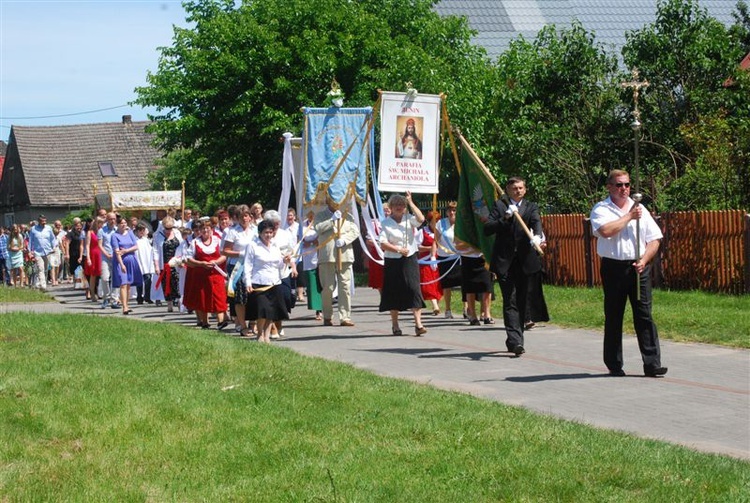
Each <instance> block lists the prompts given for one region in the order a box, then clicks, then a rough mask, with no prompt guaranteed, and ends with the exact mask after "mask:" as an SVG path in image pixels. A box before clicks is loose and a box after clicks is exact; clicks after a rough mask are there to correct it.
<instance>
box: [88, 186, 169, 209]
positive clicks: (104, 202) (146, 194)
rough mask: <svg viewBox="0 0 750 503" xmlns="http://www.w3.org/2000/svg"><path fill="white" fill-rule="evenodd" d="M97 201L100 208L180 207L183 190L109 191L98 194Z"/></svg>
mask: <svg viewBox="0 0 750 503" xmlns="http://www.w3.org/2000/svg"><path fill="white" fill-rule="evenodd" d="M96 202H97V204H98V206H99V207H100V208H106V209H111V210H113V211H117V210H123V211H128V210H130V211H145V210H165V209H169V208H173V209H179V208H180V207H181V205H182V191H179V190H164V191H142V192H109V193H107V194H97V195H96Z"/></svg>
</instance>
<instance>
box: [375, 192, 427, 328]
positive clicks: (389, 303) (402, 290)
mask: <svg viewBox="0 0 750 503" xmlns="http://www.w3.org/2000/svg"><path fill="white" fill-rule="evenodd" d="M407 205H408V206H409V207H410V208H411V210H412V211H413V213H414V214H413V215H411V214H409V213H408V212H407V211H406V207H407ZM388 206H389V207H390V209H391V215H390V216H389V217H388V218H386V219H384V220H383V228H382V231H381V232H380V236H378V240H379V242H380V247H381V248H382V249H383V252H384V255H385V264H384V266H383V291H382V294H381V295H380V308H379V309H380V312H383V311H389V312H390V314H391V324H392V329H393V335H401V334H402V332H401V328H400V327H399V323H398V313H399V311H404V310H406V309H410V310H411V311H412V313H413V314H414V329H415V335H417V336H420V335H423V334H425V333H427V329H426V328H424V326H422V308H423V307H424V299H423V298H422V291H421V289H420V287H419V264H418V263H417V251H418V248H419V236H420V235H421V233H422V232H421V231H420V230H419V224H421V223H422V222H424V215H422V212H421V211H420V210H419V208H417V207H416V206H415V205H414V202H413V201H412V199H411V192H407V193H406V197H404V196H402V195H399V194H394V195H393V196H391V198H390V199H389V200H388Z"/></svg>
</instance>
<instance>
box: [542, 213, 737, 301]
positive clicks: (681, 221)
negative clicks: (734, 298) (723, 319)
mask: <svg viewBox="0 0 750 503" xmlns="http://www.w3.org/2000/svg"><path fill="white" fill-rule="evenodd" d="M657 221H658V222H659V225H660V227H661V229H662V232H663V233H664V239H663V240H662V244H661V247H660V250H659V256H658V257H657V259H656V260H655V267H654V268H653V270H654V283H655V284H656V285H657V286H661V287H664V288H670V289H673V290H704V291H710V292H721V293H731V294H742V293H750V215H747V214H746V213H745V212H744V211H741V210H730V211H702V212H674V213H662V214H661V215H660V217H659V218H657ZM542 225H543V226H544V233H545V235H546V236H547V249H546V251H545V256H544V263H545V268H546V271H547V282H548V283H551V284H554V285H567V286H573V285H575V286H594V285H600V284H601V277H600V275H599V257H598V256H597V254H596V238H595V237H594V236H593V235H592V233H591V224H590V223H589V221H588V217H587V215H583V214H574V215H545V216H543V217H542Z"/></svg>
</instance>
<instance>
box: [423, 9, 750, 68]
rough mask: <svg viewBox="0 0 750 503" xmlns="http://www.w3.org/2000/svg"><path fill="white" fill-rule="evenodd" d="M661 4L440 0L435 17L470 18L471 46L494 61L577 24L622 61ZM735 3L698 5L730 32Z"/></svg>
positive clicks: (652, 19) (651, 20) (654, 17)
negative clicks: (547, 32)
mask: <svg viewBox="0 0 750 503" xmlns="http://www.w3.org/2000/svg"><path fill="white" fill-rule="evenodd" d="M656 5H657V0H440V1H439V2H438V3H437V4H436V5H435V7H434V8H435V11H436V12H437V13H438V14H440V15H443V16H447V15H456V16H466V18H467V20H468V23H469V26H470V27H471V28H472V29H473V30H476V31H477V34H476V36H475V37H474V38H473V43H474V44H476V45H478V46H481V47H484V48H485V49H486V50H487V54H488V55H489V56H490V57H491V58H492V59H495V58H496V57H497V56H498V55H500V54H502V52H503V51H504V50H505V49H506V48H507V47H508V45H509V44H510V41H511V40H514V39H516V38H518V37H519V36H521V35H523V37H524V38H525V39H526V40H533V39H534V38H536V35H537V33H538V32H539V30H541V29H542V28H543V27H544V26H545V25H550V24H554V25H555V26H557V28H558V29H562V28H568V27H570V26H571V24H572V22H573V21H574V20H578V21H580V23H581V25H582V26H583V27H584V28H585V29H586V30H587V31H590V32H594V34H595V37H596V41H597V42H599V43H601V44H603V45H604V47H605V48H606V49H607V50H608V51H612V52H613V53H615V54H617V55H618V56H619V55H620V49H621V48H622V46H623V45H624V44H625V33H626V32H628V31H632V30H640V29H641V28H643V27H644V26H646V25H648V24H651V23H653V22H654V21H655V20H656ZM736 5H737V0H700V1H699V6H700V7H701V8H704V9H706V10H707V11H708V14H709V15H710V16H711V17H713V18H715V19H717V20H718V21H720V22H722V23H724V24H725V25H727V26H730V25H732V24H734V18H733V17H732V13H733V12H734V11H735V7H736Z"/></svg>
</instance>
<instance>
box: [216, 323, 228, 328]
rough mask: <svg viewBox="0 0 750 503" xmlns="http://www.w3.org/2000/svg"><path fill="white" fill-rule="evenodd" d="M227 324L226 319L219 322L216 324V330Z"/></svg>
mask: <svg viewBox="0 0 750 503" xmlns="http://www.w3.org/2000/svg"><path fill="white" fill-rule="evenodd" d="M227 325H229V322H228V321H222V322H221V323H219V324H218V325H216V330H222V329H224V328H226V327H227Z"/></svg>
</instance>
